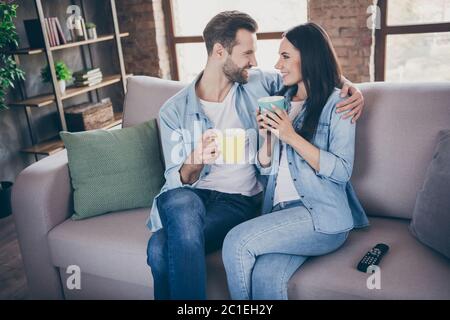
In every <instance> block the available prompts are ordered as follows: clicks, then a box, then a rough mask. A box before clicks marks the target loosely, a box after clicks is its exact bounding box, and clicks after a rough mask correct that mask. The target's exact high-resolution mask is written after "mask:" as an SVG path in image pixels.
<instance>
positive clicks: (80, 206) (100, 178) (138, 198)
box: [60, 119, 164, 220]
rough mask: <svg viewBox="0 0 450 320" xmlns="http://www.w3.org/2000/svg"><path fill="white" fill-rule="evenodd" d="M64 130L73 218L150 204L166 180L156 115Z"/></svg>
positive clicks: (62, 133)
mask: <svg viewBox="0 0 450 320" xmlns="http://www.w3.org/2000/svg"><path fill="white" fill-rule="evenodd" d="M60 135H61V138H62V139H63V141H64V145H65V147H66V149H67V156H68V159H69V171H70V177H71V183H72V186H73V189H74V192H73V198H74V211H75V212H74V214H73V216H72V218H73V219H75V220H77V219H83V218H88V217H92V216H96V215H99V214H103V213H106V212H111V211H117V210H126V209H134V208H141V207H148V206H150V205H151V203H152V201H153V197H154V196H155V195H156V194H157V193H158V192H159V190H160V188H161V186H162V184H163V182H164V178H163V173H164V170H163V165H162V162H161V157H160V152H159V143H158V129H157V126H156V120H155V119H152V120H149V121H146V122H144V123H141V124H139V125H136V126H134V127H130V128H123V129H118V130H92V131H86V132H76V133H70V132H60Z"/></svg>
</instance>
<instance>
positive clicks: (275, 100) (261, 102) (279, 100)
mask: <svg viewBox="0 0 450 320" xmlns="http://www.w3.org/2000/svg"><path fill="white" fill-rule="evenodd" d="M272 105H274V106H275V107H277V108H280V109H283V110H287V103H286V99H284V97H283V96H270V97H263V98H260V99H258V106H259V111H260V112H262V111H263V110H267V111H271V112H273V108H272Z"/></svg>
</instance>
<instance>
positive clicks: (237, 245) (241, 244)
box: [222, 225, 248, 266]
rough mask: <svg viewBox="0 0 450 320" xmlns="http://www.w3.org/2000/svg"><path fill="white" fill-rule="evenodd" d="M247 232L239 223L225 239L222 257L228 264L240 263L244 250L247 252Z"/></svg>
mask: <svg viewBox="0 0 450 320" xmlns="http://www.w3.org/2000/svg"><path fill="white" fill-rule="evenodd" d="M244 236H245V233H244V232H243V229H242V227H241V225H238V226H236V227H234V228H233V229H231V230H230V231H229V232H228V233H227V235H226V236H225V239H224V241H223V246H222V259H223V262H224V264H225V265H226V266H231V265H235V264H236V263H238V262H237V261H236V260H239V259H240V258H241V257H242V254H243V253H244V252H247V251H248V250H247V249H246V243H245V238H244Z"/></svg>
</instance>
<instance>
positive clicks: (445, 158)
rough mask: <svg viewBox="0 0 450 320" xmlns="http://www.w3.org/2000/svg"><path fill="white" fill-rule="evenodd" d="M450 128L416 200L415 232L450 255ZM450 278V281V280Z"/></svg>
mask: <svg viewBox="0 0 450 320" xmlns="http://www.w3.org/2000/svg"><path fill="white" fill-rule="evenodd" d="M449 192H450V130H446V131H441V133H440V139H439V143H438V145H437V147H436V151H435V153H434V156H433V160H432V161H431V163H430V166H429V167H428V170H427V175H426V177H425V182H424V185H423V188H422V190H421V191H420V192H419V194H418V196H417V199H416V206H415V208H414V212H413V219H412V221H411V226H410V227H411V231H412V233H413V234H414V235H415V236H416V237H417V238H418V239H419V240H420V241H422V242H423V243H424V244H426V245H428V246H430V247H431V248H433V249H435V250H437V251H439V252H440V253H442V254H444V255H445V256H446V257H447V258H450V196H449ZM449 281H450V280H449Z"/></svg>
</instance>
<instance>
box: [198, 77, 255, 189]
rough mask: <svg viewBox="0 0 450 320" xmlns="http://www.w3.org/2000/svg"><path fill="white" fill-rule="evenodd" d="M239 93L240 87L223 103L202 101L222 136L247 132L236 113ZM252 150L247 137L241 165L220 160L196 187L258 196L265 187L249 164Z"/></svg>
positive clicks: (253, 167) (233, 89) (231, 92)
mask: <svg viewBox="0 0 450 320" xmlns="http://www.w3.org/2000/svg"><path fill="white" fill-rule="evenodd" d="M235 92H236V85H234V86H233V87H232V88H231V89H230V92H229V93H228V95H227V96H226V97H225V99H224V100H223V102H209V101H204V100H201V99H200V103H201V104H202V107H203V111H204V112H205V114H206V116H207V117H208V118H209V120H211V122H212V123H213V125H214V129H216V130H220V132H222V134H225V133H226V132H227V131H226V129H242V130H245V128H244V127H243V125H242V123H241V121H240V120H239V116H238V114H237V112H236V107H235ZM230 131H231V130H230ZM234 131H235V130H234ZM248 148H249V142H248V137H246V138H245V155H246V156H245V159H243V161H242V163H241V164H233V163H231V164H227V163H223V158H220V159H217V161H216V163H215V164H212V165H211V171H210V172H209V174H208V175H207V176H205V177H203V178H202V179H200V180H199V181H198V182H197V184H196V185H195V187H196V188H199V189H209V190H216V191H219V192H223V193H238V194H242V195H245V196H254V195H256V194H258V193H259V192H261V191H262V187H261V185H260V184H259V182H258V180H257V179H256V171H255V166H254V165H253V164H249V160H248V156H247V155H248V154H249V152H248V150H249V149H248Z"/></svg>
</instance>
